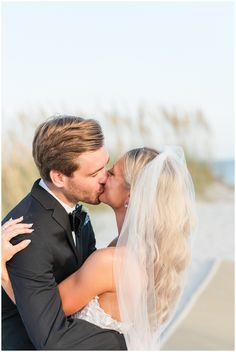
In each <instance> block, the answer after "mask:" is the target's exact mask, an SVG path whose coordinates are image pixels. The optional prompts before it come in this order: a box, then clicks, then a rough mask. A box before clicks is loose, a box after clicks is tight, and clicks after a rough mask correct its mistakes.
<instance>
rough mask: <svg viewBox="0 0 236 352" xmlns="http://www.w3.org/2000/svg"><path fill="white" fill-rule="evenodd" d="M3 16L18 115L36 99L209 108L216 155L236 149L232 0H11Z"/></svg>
mask: <svg viewBox="0 0 236 352" xmlns="http://www.w3.org/2000/svg"><path fill="white" fill-rule="evenodd" d="M2 19H3V22H2V73H3V74H2V77H3V83H2V92H3V94H2V108H3V111H4V116H6V117H7V118H8V120H9V123H10V124H12V123H13V121H14V116H15V115H16V113H17V112H18V111H22V110H24V111H30V109H35V108H37V107H45V108H46V109H47V108H48V109H51V110H53V109H55V110H56V111H55V112H59V111H58V107H59V108H60V107H62V106H66V107H67V108H68V107H69V108H71V109H74V108H76V107H77V108H80V109H83V110H84V111H88V112H93V115H96V109H97V107H98V106H99V107H104V108H106V107H108V108H109V107H110V106H112V104H116V105H118V106H121V107H122V105H123V106H124V107H128V108H129V109H130V110H135V108H136V107H137V106H138V105H139V104H140V103H145V105H148V106H150V107H152V106H166V107H167V108H168V107H179V108H181V109H185V110H187V111H190V112H191V111H195V110H196V109H201V110H202V111H203V112H204V114H205V115H206V117H207V119H208V121H209V123H210V125H211V127H212V130H213V134H214V140H213V149H214V152H215V154H214V155H215V157H216V158H232V157H233V155H234V144H233V143H234V113H235V111H234V93H235V92H234V77H235V73H234V60H235V57H234V3H233V2H190V1H189V2H174V3H173V2H166V1H162V2H88V1H87V2H69V1H64V2H5V3H4V2H3V6H2ZM60 112H62V113H63V111H61V110H60Z"/></svg>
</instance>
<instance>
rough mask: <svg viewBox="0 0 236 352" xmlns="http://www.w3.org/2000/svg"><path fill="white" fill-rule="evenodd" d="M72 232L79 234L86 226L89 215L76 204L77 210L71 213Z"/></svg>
mask: <svg viewBox="0 0 236 352" xmlns="http://www.w3.org/2000/svg"><path fill="white" fill-rule="evenodd" d="M68 215H69V219H70V225H71V230H72V231H74V232H75V234H78V233H79V232H80V230H81V228H82V226H83V225H84V222H85V219H86V215H87V213H86V212H85V211H83V210H82V205H79V204H76V206H75V210H73V211H72V213H69V214H68Z"/></svg>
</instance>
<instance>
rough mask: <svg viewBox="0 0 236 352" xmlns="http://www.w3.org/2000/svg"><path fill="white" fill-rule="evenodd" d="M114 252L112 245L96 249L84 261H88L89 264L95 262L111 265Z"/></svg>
mask: <svg viewBox="0 0 236 352" xmlns="http://www.w3.org/2000/svg"><path fill="white" fill-rule="evenodd" d="M114 252H115V248H114V247H107V248H102V249H97V250H96V251H95V252H93V253H92V254H91V255H90V256H89V257H88V259H87V260H86V262H87V261H89V262H90V263H91V264H94V263H97V264H100V265H111V264H112V262H113V256H114Z"/></svg>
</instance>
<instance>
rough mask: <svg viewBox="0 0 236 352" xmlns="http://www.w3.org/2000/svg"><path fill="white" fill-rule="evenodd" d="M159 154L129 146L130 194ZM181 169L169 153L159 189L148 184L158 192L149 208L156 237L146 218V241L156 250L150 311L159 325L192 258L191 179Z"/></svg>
mask: <svg viewBox="0 0 236 352" xmlns="http://www.w3.org/2000/svg"><path fill="white" fill-rule="evenodd" d="M159 154H161V153H160V152H158V151H157V150H155V149H152V148H145V147H144V148H137V149H133V150H130V151H129V152H127V153H126V154H125V155H124V176H125V181H126V183H127V185H128V187H130V193H131V196H132V191H133V190H134V188H135V185H136V182H137V179H138V176H139V174H140V171H141V170H142V169H143V168H144V166H145V165H147V164H148V163H150V162H151V161H152V160H153V159H154V158H156V157H159ZM186 170H187V169H186ZM181 172H182V171H179V167H177V164H175V161H174V160H173V159H170V158H169V157H168V156H167V157H166V159H165V160H164V161H163V167H162V169H161V173H160V175H158V176H157V177H158V182H157V183H156V189H150V188H148V185H147V186H146V187H147V191H148V192H150V191H151V192H155V199H156V201H155V202H154V203H156V204H155V205H154V206H153V209H148V211H150V213H149V214H150V218H151V220H150V221H151V224H152V225H150V226H154V227H155V231H154V239H150V238H149V235H148V234H149V231H148V229H149V219H146V220H145V234H144V241H145V242H144V243H145V246H146V248H147V249H148V248H152V249H153V251H152V253H155V254H154V258H152V259H150V258H148V260H151V261H152V264H151V265H153V266H154V284H155V290H154V291H155V292H154V293H153V294H154V295H155V297H156V298H155V299H156V302H157V305H156V311H155V312H149V319H150V320H152V315H155V317H154V316H153V320H154V321H155V319H156V316H157V317H158V318H157V319H158V325H159V324H160V325H161V324H162V323H164V322H165V321H166V320H167V319H168V316H169V313H170V311H171V310H172V308H173V307H174V304H175V303H176V301H177V299H178V297H179V295H180V293H181V287H182V273H183V271H184V270H185V269H186V267H187V265H188V263H189V258H190V251H189V234H190V231H191V228H192V225H193V213H192V210H191V209H192V207H191V204H190V199H189V197H188V195H187V191H186V189H187V187H186V186H188V185H187V183H188V182H189V179H187V178H186V177H183V173H181ZM153 177H155V175H153ZM190 179H191V178H190ZM142 206H145V207H148V206H149V207H150V205H149V204H145V205H143V204H140V207H142ZM150 241H151V242H152V243H150ZM153 247H154V248H153Z"/></svg>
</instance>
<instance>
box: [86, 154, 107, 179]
mask: <svg viewBox="0 0 236 352" xmlns="http://www.w3.org/2000/svg"><path fill="white" fill-rule="evenodd" d="M109 161H110V157H109V158H108V160H107V162H106V165H107V164H108V163H109ZM106 165H104V166H102V167H100V168H99V169H97V170H95V171H93V172H91V173H90V174H88V176H92V175H94V174H96V173H97V172H99V171H100V170H102V169H104V167H105V166H106Z"/></svg>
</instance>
